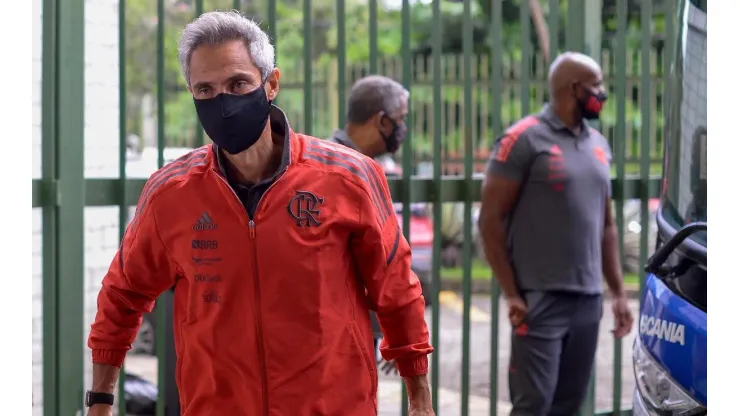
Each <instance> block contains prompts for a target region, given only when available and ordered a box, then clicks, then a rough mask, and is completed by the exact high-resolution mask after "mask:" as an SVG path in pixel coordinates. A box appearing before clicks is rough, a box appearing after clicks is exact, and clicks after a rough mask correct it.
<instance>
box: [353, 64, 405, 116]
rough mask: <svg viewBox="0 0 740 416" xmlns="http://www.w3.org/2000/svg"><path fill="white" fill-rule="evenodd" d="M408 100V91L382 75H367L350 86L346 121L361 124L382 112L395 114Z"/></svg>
mask: <svg viewBox="0 0 740 416" xmlns="http://www.w3.org/2000/svg"><path fill="white" fill-rule="evenodd" d="M408 98H409V91H408V90H407V89H406V88H404V87H403V85H401V84H399V83H398V82H396V81H394V80H392V79H390V78H388V77H384V76H382V75H368V76H366V77H364V78H361V79H359V80H358V81H357V82H355V85H353V86H352V91H350V93H349V99H348V100H347V121H348V122H350V123H354V124H362V123H365V122H366V121H368V120H370V118H372V117H373V116H374V115H376V114H378V113H379V112H381V111H383V112H385V113H386V114H389V115H390V114H394V113H396V112H397V111H398V110H399V109H400V108H401V106H402V105H403V103H404V102H406V100H408Z"/></svg>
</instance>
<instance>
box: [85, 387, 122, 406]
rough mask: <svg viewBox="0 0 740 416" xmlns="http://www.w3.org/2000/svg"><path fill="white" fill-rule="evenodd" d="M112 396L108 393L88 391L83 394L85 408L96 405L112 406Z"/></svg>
mask: <svg viewBox="0 0 740 416" xmlns="http://www.w3.org/2000/svg"><path fill="white" fill-rule="evenodd" d="M114 397H115V396H113V395H112V394H110V393H98V392H94V391H90V390H88V391H87V392H85V407H92V406H93V405H96V404H107V405H111V406H112V405H113V398H114Z"/></svg>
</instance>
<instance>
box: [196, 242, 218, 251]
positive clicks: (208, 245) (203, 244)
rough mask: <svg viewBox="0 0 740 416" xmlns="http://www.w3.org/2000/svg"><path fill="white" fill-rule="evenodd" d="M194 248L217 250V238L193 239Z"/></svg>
mask: <svg viewBox="0 0 740 416" xmlns="http://www.w3.org/2000/svg"><path fill="white" fill-rule="evenodd" d="M191 244H192V247H193V250H216V249H218V241H217V240H193V241H192V243H191Z"/></svg>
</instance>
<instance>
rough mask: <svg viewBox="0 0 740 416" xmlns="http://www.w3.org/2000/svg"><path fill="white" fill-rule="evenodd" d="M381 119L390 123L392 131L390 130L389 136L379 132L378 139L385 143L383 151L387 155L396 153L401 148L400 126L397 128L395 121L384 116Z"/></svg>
mask: <svg viewBox="0 0 740 416" xmlns="http://www.w3.org/2000/svg"><path fill="white" fill-rule="evenodd" d="M383 118H386V119H388V120H389V121H390V122H391V125H392V126H393V129H392V130H391V134H389V135H387V136H386V135H385V134H384V133H383V131H382V130H379V132H380V137H382V138H383V142H384V143H385V150H386V151H387V152H388V153H396V152H397V151H398V149H399V148H400V147H401V143H403V139H404V137H403V134H402V133H401V126H399V125H398V123H396V121H395V120H393V119H392V118H390V117H388V116H386V115H384V116H383Z"/></svg>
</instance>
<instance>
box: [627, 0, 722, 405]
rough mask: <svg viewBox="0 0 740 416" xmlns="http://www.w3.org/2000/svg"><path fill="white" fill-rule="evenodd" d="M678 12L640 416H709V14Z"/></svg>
mask: <svg viewBox="0 0 740 416" xmlns="http://www.w3.org/2000/svg"><path fill="white" fill-rule="evenodd" d="M678 5H679V7H678V9H677V14H676V16H675V18H676V19H677V20H676V24H675V27H676V31H677V33H675V34H674V35H675V38H676V39H677V42H676V45H677V47H676V49H675V51H674V54H673V57H674V59H673V63H672V67H671V68H670V71H671V77H670V82H669V84H668V85H666V89H665V91H666V99H667V100H668V101H667V104H668V106H667V111H666V114H665V117H666V119H665V124H664V126H665V127H664V128H665V130H664V131H665V142H666V143H665V156H664V158H665V160H664V182H663V190H662V197H661V201H660V207H659V209H658V212H657V215H656V221H657V224H658V238H657V244H656V251H655V253H654V254H653V255H652V257H651V258H650V259H649V261H648V264H647V265H646V271H647V281H646V284H645V288H644V292H643V293H642V303H641V306H640V316H639V320H638V325H639V327H638V328H639V331H638V336H637V337H636V339H635V343H634V345H633V351H632V359H633V367H634V371H635V381H636V388H635V392H634V398H633V414H634V415H637V416H642V415H654V416H669V415H706V414H707V233H706V230H707V222H706V221H707V174H706V172H707V98H706V97H707V13H706V10H707V9H706V1H689V0H678ZM668 36H671V34H669V35H668Z"/></svg>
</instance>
